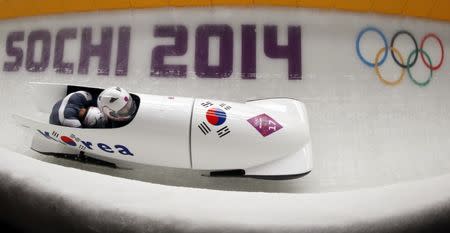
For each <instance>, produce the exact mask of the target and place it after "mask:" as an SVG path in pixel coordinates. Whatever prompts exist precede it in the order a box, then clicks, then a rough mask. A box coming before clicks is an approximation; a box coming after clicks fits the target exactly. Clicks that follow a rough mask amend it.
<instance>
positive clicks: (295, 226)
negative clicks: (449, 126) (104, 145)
mask: <svg viewBox="0 0 450 233" xmlns="http://www.w3.org/2000/svg"><path fill="white" fill-rule="evenodd" d="M0 155H1V156H2V163H0V182H2V185H1V186H0V202H1V203H2V208H0V214H1V216H4V218H6V219H8V220H10V222H12V223H14V224H17V225H18V226H20V228H21V229H25V230H32V231H33V232H38V231H45V232H48V231H50V232H61V231H63V232H72V231H80V232H81V231H82V232H111V231H114V232H147V231H151V232H298V231H307V232H322V233H325V232H360V231H364V232H379V233H383V232H421V230H424V229H426V230H427V231H429V230H431V231H430V232H438V231H436V230H439V227H445V226H446V227H449V225H450V223H449V222H448V215H449V214H450V211H449V208H450V206H449V199H448V193H450V183H449V182H448V180H449V179H450V176H449V175H444V176H439V177H434V178H430V179H427V180H420V181H415V182H405V183H403V184H399V185H394V186H386V187H383V188H370V189H362V190H356V191H346V192H340V193H320V194H274V193H250V192H223V191H214V190H199V189H191V188H180V187H171V186H165V185H158V184H149V183H144V182H140V181H132V180H127V179H122V178H115V177H111V176H105V175H101V174H97V173H92V172H84V171H82V170H79V169H71V168H66V167H62V166H57V165H54V164H50V163H46V162H42V161H39V160H35V159H32V158H29V157H26V156H23V155H20V154H17V153H14V152H11V151H8V150H6V149H0ZM431 190H432V191H431ZM17 196H20V197H21V198H20V201H14V200H16V197H17ZM430 225H431V226H433V229H430V228H429V226H430Z"/></svg>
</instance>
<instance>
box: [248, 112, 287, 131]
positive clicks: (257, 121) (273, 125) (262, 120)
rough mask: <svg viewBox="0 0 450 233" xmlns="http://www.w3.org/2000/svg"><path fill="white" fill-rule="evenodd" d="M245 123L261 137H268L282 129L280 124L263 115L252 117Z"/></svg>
mask: <svg viewBox="0 0 450 233" xmlns="http://www.w3.org/2000/svg"><path fill="white" fill-rule="evenodd" d="M247 122H248V123H250V124H251V125H252V126H253V127H255V129H256V130H257V131H258V132H259V133H260V134H261V135H262V136H263V137H266V136H269V135H271V134H273V133H275V132H277V131H278V130H280V129H282V128H283V126H281V125H280V123H278V122H277V121H275V120H274V119H273V118H272V117H270V116H269V115H267V114H265V113H263V114H260V115H258V116H254V117H252V118H250V119H248V120H247Z"/></svg>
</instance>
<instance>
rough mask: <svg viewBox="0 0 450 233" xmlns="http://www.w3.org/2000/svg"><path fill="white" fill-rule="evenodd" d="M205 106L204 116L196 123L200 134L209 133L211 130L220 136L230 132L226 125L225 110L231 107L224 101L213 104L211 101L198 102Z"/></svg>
mask: <svg viewBox="0 0 450 233" xmlns="http://www.w3.org/2000/svg"><path fill="white" fill-rule="evenodd" d="M200 106H202V107H203V108H205V110H206V112H205V118H204V120H203V121H202V122H200V124H199V125H198V129H199V130H200V131H201V132H202V134H204V135H205V136H206V135H209V134H210V133H211V132H213V131H214V132H215V134H216V135H217V136H218V137H219V138H222V137H224V136H226V135H228V134H230V133H231V130H230V128H229V127H228V126H227V125H226V121H227V112H226V111H228V110H230V109H231V106H229V105H227V104H225V103H219V104H215V103H213V102H211V101H205V102H202V103H201V104H200Z"/></svg>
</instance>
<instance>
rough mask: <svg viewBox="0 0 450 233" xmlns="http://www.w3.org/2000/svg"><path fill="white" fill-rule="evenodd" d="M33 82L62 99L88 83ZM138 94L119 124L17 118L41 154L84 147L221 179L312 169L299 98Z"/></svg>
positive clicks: (121, 159)
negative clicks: (128, 117)
mask: <svg viewBox="0 0 450 233" xmlns="http://www.w3.org/2000/svg"><path fill="white" fill-rule="evenodd" d="M34 85H38V86H40V87H39V88H38V89H41V90H45V89H47V87H46V86H50V87H51V89H52V90H53V91H55V90H56V91H57V92H58V93H60V94H59V95H61V96H60V98H63V97H64V96H65V95H66V94H68V93H70V91H75V90H77V89H86V88H87V87H77V86H64V85H52V84H34ZM89 89H90V90H91V91H92V90H94V92H95V91H96V90H97V89H96V88H89ZM64 90H66V91H65V92H64ZM69 90H70V91H69ZM101 90H102V89H98V90H97V92H98V93H100V92H101ZM61 93H62V94H61ZM52 98H53V99H52V101H48V103H45V101H43V100H40V105H41V106H40V107H38V109H39V111H45V109H49V110H50V109H51V107H52V105H53V101H54V99H55V96H53V97H52ZM133 98H137V99H138V102H139V106H138V112H137V113H136V115H135V117H134V119H133V120H132V121H131V122H130V123H129V124H127V125H125V126H123V127H120V128H104V129H86V128H85V129H81V128H69V127H63V126H57V125H50V124H48V123H47V119H48V115H49V113H48V112H41V113H40V114H38V115H43V116H47V119H44V118H42V119H41V120H36V119H34V118H27V117H18V118H16V119H19V123H20V124H22V125H25V126H27V127H30V128H33V129H34V130H36V131H35V136H34V138H33V145H32V148H33V149H35V150H37V151H40V152H43V153H44V152H45V153H52V152H54V153H56V152H58V153H69V154H73V153H79V152H84V153H86V154H88V155H89V156H92V157H94V158H96V159H102V160H105V161H109V162H114V163H115V164H116V165H117V166H119V167H122V165H124V166H125V167H133V166H134V165H136V164H144V165H155V166H166V167H176V168H188V169H195V170H202V171H212V173H211V175H219V176H222V175H225V176H228V175H231V176H250V177H262V178H264V177H286V178H292V177H294V176H296V175H300V174H306V173H308V172H310V171H311V169H312V152H311V142H310V133H309V124H308V118H307V113H306V109H305V106H304V104H303V103H301V102H299V101H297V100H292V99H284V98H280V99H266V100H258V101H251V102H247V103H234V102H227V101H219V100H208V99H194V98H186V97H173V96H156V95H147V94H137V93H134V94H133ZM43 103H44V104H43ZM42 105H48V107H47V108H45V107H42ZM133 164H134V165H133ZM229 171H231V172H229ZM235 171H238V172H235Z"/></svg>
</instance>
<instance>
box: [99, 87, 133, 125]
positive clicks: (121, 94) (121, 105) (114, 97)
mask: <svg viewBox="0 0 450 233" xmlns="http://www.w3.org/2000/svg"><path fill="white" fill-rule="evenodd" d="M97 106H98V108H100V110H101V111H102V112H103V113H104V114H105V115H106V116H107V117H108V119H109V120H110V121H111V123H112V126H111V127H113V128H115V127H120V126H123V125H126V124H127V123H128V122H130V121H131V120H132V118H133V117H134V115H135V113H136V103H135V101H134V100H133V98H131V95H130V93H128V92H127V91H126V90H125V89H123V88H120V87H110V88H107V89H105V90H104V91H102V93H100V95H99V96H98V99H97Z"/></svg>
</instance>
